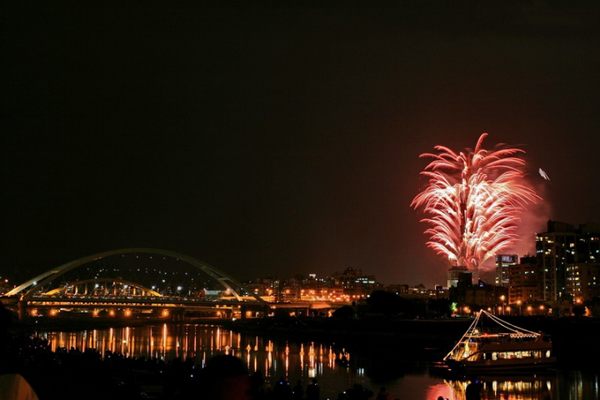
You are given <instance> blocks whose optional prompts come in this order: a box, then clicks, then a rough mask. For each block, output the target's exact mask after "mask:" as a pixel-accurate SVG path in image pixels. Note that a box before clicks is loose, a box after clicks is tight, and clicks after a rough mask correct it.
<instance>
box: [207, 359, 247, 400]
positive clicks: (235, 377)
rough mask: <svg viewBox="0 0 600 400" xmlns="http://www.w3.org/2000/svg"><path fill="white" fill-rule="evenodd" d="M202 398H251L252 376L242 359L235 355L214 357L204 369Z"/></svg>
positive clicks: (238, 399)
mask: <svg viewBox="0 0 600 400" xmlns="http://www.w3.org/2000/svg"><path fill="white" fill-rule="evenodd" d="M200 382H201V385H200V386H201V387H200V392H201V395H200V398H202V399H210V400H249V399H250V398H251V397H250V388H251V386H250V376H249V375H248V370H247V368H246V366H245V365H244V363H243V362H242V360H240V359H239V358H237V357H234V356H228V355H218V356H215V357H213V358H212V359H211V360H210V361H209V362H208V364H207V365H206V367H205V368H204V369H203V370H202V376H201V379H200Z"/></svg>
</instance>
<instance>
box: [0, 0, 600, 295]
mask: <svg viewBox="0 0 600 400" xmlns="http://www.w3.org/2000/svg"><path fill="white" fill-rule="evenodd" d="M0 15H2V17H0V18H1V19H2V23H3V26H5V33H4V35H3V40H2V42H1V43H0V46H1V47H0V48H1V49H2V52H3V54H5V57H4V59H5V60H7V61H6V62H4V63H3V64H4V65H3V67H2V68H3V71H4V76H5V78H4V83H3V88H4V93H5V95H4V96H3V102H2V111H3V117H2V118H1V119H0V132H2V133H1V135H2V146H1V147H0V148H1V151H2V157H1V158H2V161H1V166H2V167H1V168H2V175H3V179H2V182H3V184H4V186H3V195H2V202H1V207H2V210H3V212H2V214H3V216H2V224H0V226H1V229H2V237H3V238H4V241H3V244H4V246H3V251H2V252H1V254H0V275H2V274H13V273H14V272H15V271H19V272H20V273H22V272H23V271H27V272H29V271H30V272H31V276H35V275H36V274H38V273H41V272H43V271H46V270H48V269H50V268H53V267H56V266H58V265H61V264H64V263H66V262H69V261H71V260H74V259H78V258H81V257H84V256H88V255H90V254H95V253H100V252H103V251H108V250H114V249H121V248H130V247H153V248H162V249H167V250H172V251H176V252H180V253H183V254H188V255H190V256H192V257H195V258H197V259H199V260H202V261H204V262H206V263H209V264H211V265H214V266H216V267H218V268H220V269H222V270H223V271H226V272H228V273H230V274H231V275H233V276H235V277H236V278H237V279H239V280H247V279H251V278H253V277H255V276H268V275H279V276H284V274H287V273H294V274H295V273H301V274H305V275H306V274H309V273H318V274H320V273H321V271H328V272H327V273H331V272H332V271H343V270H344V269H345V268H355V269H362V270H363V271H365V273H368V274H372V275H375V276H376V277H377V279H378V280H380V281H381V282H382V283H384V284H392V283H406V284H409V285H416V284H419V283H423V284H425V285H426V286H427V287H433V285H435V284H441V285H444V284H445V282H446V271H447V268H448V266H449V265H448V264H447V263H446V262H445V261H444V260H443V258H441V257H439V256H437V255H435V253H434V252H432V251H431V249H429V248H427V246H426V243H427V240H428V238H427V236H426V235H424V234H423V233H422V231H423V229H422V225H421V224H420V222H419V220H420V219H421V218H422V217H423V215H420V214H419V213H415V212H414V210H413V209H412V208H411V207H410V203H411V200H412V198H413V197H414V196H415V194H416V193H418V192H419V190H420V189H422V188H423V187H424V185H426V183H427V182H426V180H424V179H421V178H420V177H419V172H420V171H421V170H422V169H423V168H424V167H425V166H426V161H424V160H422V159H419V155H420V154H422V153H424V152H428V151H431V149H432V148H433V147H434V146H435V145H438V144H444V145H446V146H448V147H449V148H453V149H463V148H465V147H469V146H472V145H473V138H476V137H478V136H479V135H481V134H482V133H484V132H487V133H488V134H489V135H490V137H489V139H488V140H489V142H488V143H499V142H502V143H507V144H509V145H511V146H516V147H519V148H521V149H523V150H524V151H525V154H524V158H525V159H526V161H527V164H528V167H529V169H528V170H527V171H526V179H527V180H528V181H529V182H530V184H531V185H532V186H533V187H534V188H535V190H536V192H537V193H538V194H539V195H540V196H541V197H542V198H543V201H541V202H539V203H538V204H536V205H534V206H531V207H530V208H529V213H528V214H527V215H525V216H524V219H523V223H522V224H521V228H522V231H521V232H520V235H521V240H520V242H519V246H516V247H515V248H514V249H507V250H506V251H504V253H509V254H513V253H514V254H518V255H519V256H522V255H525V254H527V253H531V254H533V253H534V251H535V243H534V240H535V233H536V232H543V231H544V230H545V229H546V222H547V220H549V219H552V220H557V221H564V222H567V223H571V224H574V225H578V224H584V223H586V222H600V207H598V201H597V199H598V198H600V187H599V186H598V185H597V182H596V176H597V175H598V173H599V172H600V157H598V156H597V154H596V153H597V149H598V148H600V147H599V145H600V135H598V132H599V131H600V114H599V113H598V112H597V110H598V109H599V108H600V75H599V74H598V73H597V70H598V65H600V54H599V53H598V51H597V50H596V49H597V48H598V45H599V44H600V24H599V23H598V21H600V18H599V17H600V9H599V6H598V5H596V4H593V5H564V6H561V7H558V6H556V7H555V6H552V5H547V4H543V3H540V4H536V5H527V6H525V5H523V6H517V5H486V6H483V5H482V6H470V5H465V6H463V5H450V4H446V3H445V2H441V1H440V2H437V1H430V2H418V3H415V4H412V5H406V4H405V5H391V4H384V3H382V4H375V3H373V4H370V5H364V4H362V3H360V2H356V3H353V2H349V3H345V4H344V5H343V6H342V5H334V4H329V5H312V6H311V5H306V4H294V5H277V6H274V5H261V6H256V5H255V6H250V5H244V4H232V5H230V6H223V5H220V4H219V3H218V2H215V3H214V4H213V3H210V2H203V4H183V3H180V4H179V3H177V4H158V3H157V4H152V5H143V6H142V5H131V7H129V8H124V7H120V6H118V5H110V4H102V5H94V4H88V5H77V6H72V7H71V6H66V5H64V6H61V5H56V4H54V5H52V4H48V5H43V6H39V8H37V9H36V12H35V13H31V12H30V10H28V9H27V8H26V7H25V6H22V5H18V4H13V5H7V4H4V5H2V13H0ZM540 170H541V171H543V172H544V174H542V173H541V172H540ZM544 175H545V176H544ZM548 178H549V179H548Z"/></svg>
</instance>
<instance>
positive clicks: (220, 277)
mask: <svg viewBox="0 0 600 400" xmlns="http://www.w3.org/2000/svg"><path fill="white" fill-rule="evenodd" d="M131 253H146V254H155V255H161V256H165V257H170V258H175V259H178V260H181V261H183V262H185V263H187V264H190V265H192V266H193V267H196V268H198V269H199V270H201V271H203V272H204V273H206V274H208V275H209V276H211V277H212V278H213V279H215V280H216V281H217V282H219V283H220V284H221V285H222V286H223V287H225V288H226V289H228V290H230V291H231V293H232V294H233V295H234V296H235V298H236V299H237V300H238V301H242V296H241V295H240V294H239V293H238V292H237V291H236V290H235V289H234V287H233V286H236V287H238V288H241V289H244V290H246V291H247V292H248V293H249V294H250V295H251V296H252V297H254V298H255V299H256V300H257V301H258V302H260V303H265V301H264V300H263V299H261V298H260V297H258V296H257V295H254V293H252V292H250V291H248V290H247V289H246V288H245V287H244V285H242V284H241V283H240V282H238V281H237V280H236V279H234V278H233V277H232V276H230V275H229V274H227V273H225V272H224V271H222V270H220V269H219V268H216V267H213V266H212V265H210V264H207V263H205V262H203V261H200V260H198V259H196V258H194V257H190V256H187V255H185V254H182V253H177V252H174V251H170V250H163V249H154V248H146V247H134V248H126V249H119V250H110V251H105V252H103V253H97V254H92V255H90V256H87V257H82V258H79V259H77V260H74V261H70V262H68V263H65V264H63V265H61V266H59V267H57V268H52V269H50V270H48V271H46V272H44V273H43V274H40V275H38V276H36V277H34V278H32V279H30V280H28V281H27V282H25V283H23V284H21V285H19V286H17V287H16V288H14V289H12V290H11V291H9V292H8V293H7V294H6V295H7V296H16V295H19V294H21V298H22V299H23V300H28V299H29V298H31V297H32V296H33V295H34V294H35V293H36V292H37V290H38V289H39V288H42V287H44V286H45V285H46V284H48V283H50V282H52V281H53V280H55V279H56V278H58V277H59V276H61V275H63V274H65V273H67V272H69V271H71V270H74V269H76V268H79V267H81V266H82V265H85V264H87V263H90V262H93V261H97V260H100V259H102V258H106V257H110V256H116V255H122V254H131Z"/></svg>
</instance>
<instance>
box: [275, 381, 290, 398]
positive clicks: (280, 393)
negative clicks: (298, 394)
mask: <svg viewBox="0 0 600 400" xmlns="http://www.w3.org/2000/svg"><path fill="white" fill-rule="evenodd" d="M273 393H274V394H275V398H276V399H278V400H290V399H291V398H292V395H293V393H292V388H291V387H290V384H289V383H288V381H287V380H286V379H285V378H284V377H281V378H279V381H277V383H276V384H275V387H274V388H273Z"/></svg>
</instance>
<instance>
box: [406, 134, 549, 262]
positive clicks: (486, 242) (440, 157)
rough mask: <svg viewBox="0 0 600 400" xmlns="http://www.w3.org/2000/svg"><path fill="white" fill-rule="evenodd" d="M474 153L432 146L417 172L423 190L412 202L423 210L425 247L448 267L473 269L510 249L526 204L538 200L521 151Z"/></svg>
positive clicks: (501, 150)
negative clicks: (444, 259) (424, 184)
mask: <svg viewBox="0 0 600 400" xmlns="http://www.w3.org/2000/svg"><path fill="white" fill-rule="evenodd" d="M486 136H487V133H484V134H482V135H481V136H480V137H479V140H478V141H477V145H476V146H475V150H470V149H466V150H465V152H460V153H458V154H457V153H455V152H454V151H452V150H450V149H449V148H447V147H444V146H436V147H435V149H436V150H437V151H438V152H437V153H435V154H434V153H425V154H421V157H430V158H433V161H431V162H430V163H429V164H428V165H427V167H425V170H424V171H423V172H421V174H422V175H425V176H427V177H428V178H429V184H428V185H427V187H426V188H425V189H424V190H423V191H422V192H421V193H419V194H418V195H417V196H416V197H415V198H414V199H413V201H412V203H411V207H414V208H415V209H416V208H419V207H422V208H423V211H424V212H425V213H426V214H429V216H430V217H429V218H425V219H423V220H422V222H426V223H428V224H429V225H430V227H429V229H427V230H426V231H425V233H426V234H428V235H429V238H430V240H429V241H428V242H427V245H428V246H429V247H431V248H432V249H433V250H435V251H436V252H437V253H438V254H441V255H444V256H446V257H447V258H448V259H449V260H450V262H451V263H452V264H453V265H456V266H466V267H468V268H470V269H474V270H477V269H478V268H479V266H480V265H482V264H483V263H484V262H485V260H487V259H488V258H490V257H492V256H493V255H495V254H498V253H500V252H501V251H502V250H506V249H507V248H509V247H511V246H512V245H513V244H514V242H515V240H516V239H517V234H516V230H517V224H518V222H519V220H520V219H519V216H520V215H521V212H522V211H523V210H524V208H525V206H526V205H527V204H528V203H530V202H534V203H535V202H536V201H537V200H540V199H541V198H540V197H539V196H538V195H537V194H536V193H535V191H534V190H533V189H532V188H531V187H529V186H527V184H526V182H525V180H524V179H523V176H524V173H523V169H524V166H525V160H523V159H522V158H519V157H518V154H519V153H524V151H523V150H521V149H516V148H503V149H499V150H486V149H483V148H482V147H481V145H482V142H483V139H485V137H486Z"/></svg>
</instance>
